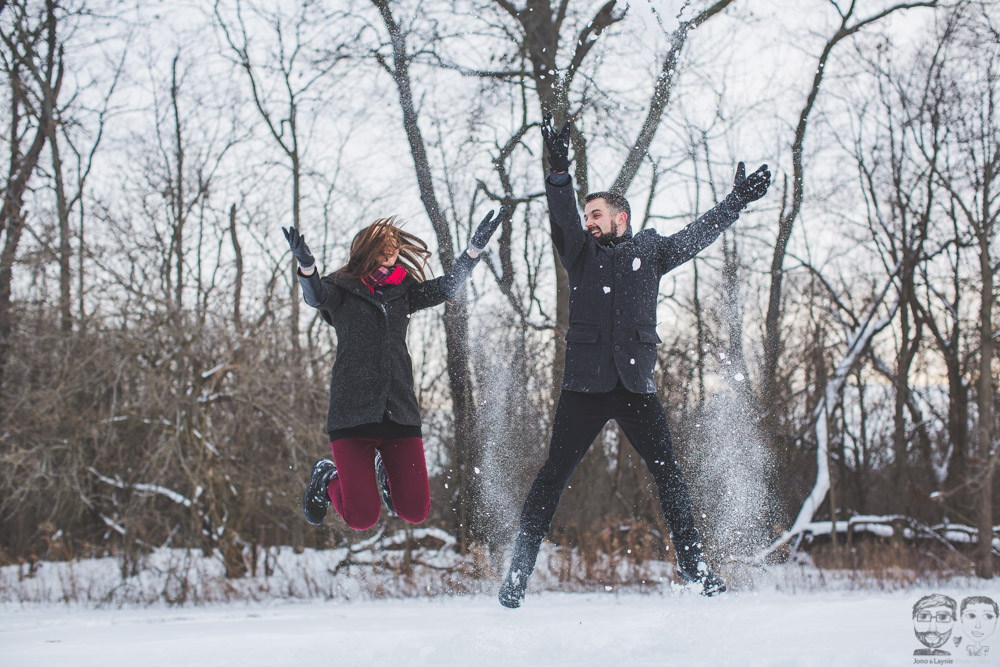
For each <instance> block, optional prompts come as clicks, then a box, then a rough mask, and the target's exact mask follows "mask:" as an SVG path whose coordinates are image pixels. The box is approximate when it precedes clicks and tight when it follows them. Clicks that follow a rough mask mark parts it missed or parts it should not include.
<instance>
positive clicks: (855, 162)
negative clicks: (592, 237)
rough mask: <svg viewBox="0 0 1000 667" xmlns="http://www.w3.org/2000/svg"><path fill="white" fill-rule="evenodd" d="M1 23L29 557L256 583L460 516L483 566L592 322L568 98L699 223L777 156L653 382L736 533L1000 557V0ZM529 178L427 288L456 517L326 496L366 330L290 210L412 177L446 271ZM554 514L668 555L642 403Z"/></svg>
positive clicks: (2, 368)
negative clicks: (566, 263) (401, 515)
mask: <svg viewBox="0 0 1000 667" xmlns="http://www.w3.org/2000/svg"><path fill="white" fill-rule="evenodd" d="M0 37H2V43H0V63H2V67H3V76H4V82H3V86H2V88H0V107H2V108H3V112H4V113H3V117H4V121H3V123H4V133H3V134H4V160H3V162H4V165H5V166H4V173H3V185H2V187H3V195H4V198H3V203H2V210H0V422H2V423H0V563H2V564H21V565H22V566H24V565H27V566H29V568H30V566H31V565H32V564H34V563H36V562H38V561H39V560H40V559H47V560H73V559H80V558H85V557H95V556H106V557H114V558H118V559H120V561H121V563H122V576H126V575H134V574H135V573H136V572H138V571H141V570H142V568H143V567H145V566H146V564H148V563H149V562H150V561H149V560H148V557H149V555H150V554H151V553H153V552H155V551H156V550H157V549H160V548H163V547H168V548H173V549H195V550H200V551H201V552H203V553H204V554H205V555H206V556H208V557H209V558H215V559H217V560H218V562H219V563H220V564H221V566H222V567H223V568H224V572H225V575H226V577H228V578H230V579H239V578H241V577H244V576H247V575H248V574H252V573H254V572H256V569H257V567H258V564H259V562H260V561H261V560H262V559H264V560H266V559H267V558H268V557H269V555H270V554H274V553H277V552H276V551H275V550H277V549H278V548H279V547H281V546H283V545H284V546H290V547H291V548H292V549H293V550H294V551H297V552H301V551H302V550H305V549H314V548H315V549H329V548H338V547H339V548H345V547H346V548H347V550H348V552H349V553H355V552H356V550H355V551H351V550H352V549H353V548H354V547H355V546H356V545H359V544H373V543H375V542H376V541H377V540H379V539H384V538H385V536H391V535H394V534H395V535H397V536H400V537H398V538H396V537H393V538H392V539H395V540H396V542H394V544H397V545H398V544H400V543H402V544H405V545H406V551H405V553H406V554H407V559H409V558H410V557H411V556H412V553H413V551H412V550H413V549H414V548H418V547H419V546H420V540H421V539H424V540H427V539H430V538H431V537H433V536H435V535H437V536H438V538H437V539H438V542H437V544H438V546H440V545H445V544H446V545H447V546H448V549H451V550H453V551H454V552H455V553H456V554H458V556H459V559H458V560H450V561H448V562H449V563H450V565H448V566H447V567H449V568H455V567H467V568H468V570H467V571H468V572H469V573H471V575H472V576H473V577H481V578H486V579H490V578H493V577H495V576H496V573H497V572H499V571H500V568H501V562H502V559H503V554H504V549H505V548H506V547H507V545H508V544H509V542H510V540H511V536H512V533H513V531H514V529H515V527H516V521H517V515H518V512H519V510H520V505H521V502H522V501H523V499H524V496H525V493H526V490H527V486H528V485H529V484H530V481H531V479H532V477H533V476H534V473H535V472H536V471H537V468H538V466H540V464H541V462H542V461H543V460H544V456H545V452H546V447H547V440H548V431H549V427H550V423H551V415H552V411H553V409H554V400H555V398H556V397H557V395H558V386H559V378H560V375H561V364H562V355H563V335H564V333H565V331H566V329H567V327H568V309H567V303H568V300H567V290H568V286H567V282H566V276H565V273H564V272H563V271H562V270H561V268H560V267H558V262H557V260H556V259H555V256H554V254H553V251H552V247H551V242H550V240H549V237H548V220H547V210H546V206H545V200H544V191H543V187H542V180H543V177H544V175H545V173H546V172H547V165H546V164H545V162H544V155H543V151H542V145H541V139H540V135H539V131H538V125H539V122H540V120H541V117H542V115H543V113H544V112H545V111H552V112H553V113H554V114H555V116H556V122H557V123H561V122H562V121H563V120H564V119H566V118H572V119H573V122H574V134H573V143H572V152H571V156H572V158H573V176H574V182H575V185H576V187H577V189H578V192H579V194H580V196H581V198H582V196H583V195H584V194H586V193H587V192H589V191H592V190H603V189H614V190H617V191H620V192H623V193H625V194H626V195H627V196H628V197H629V199H630V201H631V205H632V211H633V221H632V228H633V230H634V231H638V230H639V229H642V228H646V227H655V228H656V229H657V230H658V231H659V232H660V233H661V234H669V233H672V232H675V231H678V230H679V229H681V228H682V227H683V226H684V225H685V224H687V223H688V222H690V221H691V220H693V219H694V218H696V217H697V216H698V215H699V214H700V213H703V212H705V211H707V210H708V209H709V208H711V207H712V206H713V205H714V204H715V203H717V202H718V201H720V200H721V198H723V197H724V196H725V195H726V194H727V193H728V192H729V189H730V188H731V184H732V177H733V173H734V171H735V165H736V163H737V162H738V161H741V160H742V161H745V162H746V163H747V166H748V168H750V169H751V170H752V169H754V168H756V167H757V166H758V165H759V164H761V163H767V164H768V165H769V166H770V169H771V171H772V173H773V174H774V180H773V184H772V187H771V190H770V191H769V193H768V195H767V196H766V197H765V198H764V199H762V200H761V201H759V202H756V203H755V204H754V205H752V206H751V208H750V209H749V210H747V211H745V212H744V213H743V215H742V216H741V217H740V219H739V220H738V221H737V223H736V224H735V225H734V226H733V227H731V228H730V229H729V230H728V231H727V232H726V233H725V234H724V235H723V237H722V238H721V240H719V241H717V242H716V243H715V244H714V245H713V246H712V247H711V248H709V249H708V250H706V251H705V252H703V253H702V254H701V255H700V256H699V257H698V258H697V259H695V260H693V261H692V262H690V263H688V264H686V265H685V266H683V267H681V268H679V269H678V270H676V271H674V272H673V273H671V274H669V275H668V276H667V277H666V278H665V279H664V280H663V282H662V284H661V292H660V304H661V305H660V312H659V327H658V333H659V336H660V338H661V339H662V344H661V345H660V346H659V352H658V354H659V363H658V366H657V372H656V381H657V384H658V386H659V393H660V396H661V398H662V399H663V401H664V405H665V407H666V409H667V411H668V415H669V417H670V420H671V425H672V429H673V436H674V441H675V447H676V451H677V455H678V458H679V459H680V461H681V464H682V467H683V468H684V469H685V471H686V473H687V475H688V482H689V484H690V486H691V488H692V494H693V500H694V504H695V509H696V516H698V517H700V519H699V525H700V527H701V529H702V531H703V534H704V535H705V539H706V542H707V544H708V548H709V554H710V555H711V557H712V559H713V560H714V561H715V562H716V563H715V564H716V565H717V566H720V567H722V568H723V570H725V569H726V568H727V567H729V565H730V564H744V565H747V564H750V565H752V564H754V563H758V564H759V563H766V562H775V561H782V560H785V559H787V558H788V557H789V556H790V555H791V556H793V557H795V555H796V554H801V553H803V552H804V551H808V552H810V553H811V558H812V559H813V561H814V562H815V563H817V564H820V565H822V566H824V567H829V568H836V569H848V570H858V571H863V570H865V569H870V568H872V567H880V568H886V567H894V568H908V569H910V570H934V571H936V572H941V573H945V574H975V575H976V576H979V577H984V578H990V577H992V576H993V574H994V571H995V569H996V567H997V565H998V563H1000V561H998V560H997V557H998V556H1000V547H998V546H996V545H997V544H1000V539H998V538H997V528H998V527H997V525H996V524H997V523H1000V522H998V520H997V516H998V509H997V505H998V501H1000V495H998V489H1000V486H998V483H997V481H996V479H995V474H994V472H995V470H996V467H997V457H998V455H1000V427H998V425H1000V416H998V415H1000V395H998V391H997V383H998V377H1000V359H998V356H1000V355H998V354H997V346H998V342H1000V312H998V311H1000V309H998V308H996V302H997V295H998V286H997V281H996V276H997V272H998V269H1000V241H998V235H1000V199H998V193H1000V116H998V111H997V104H998V103H1000V100H998V95H1000V12H998V6H997V3H996V2H990V1H982V0H980V1H967V0H962V1H958V2H943V1H942V2H936V1H934V0H925V1H915V2H883V1H882V0H868V1H865V2H858V1H851V0H839V1H836V2H835V1H833V0H797V1H792V0H775V1H773V2H767V3H760V2H757V3H751V2H745V1H743V0H718V1H716V2H710V1H706V0H685V1H683V2H682V1H680V0H673V1H663V2H657V1H654V0H635V1H634V2H631V3H630V4H626V3H624V2H615V0H611V1H610V2H606V3H602V2H572V3H570V2H568V1H566V0H552V1H549V0H519V1H514V0H493V1H487V0H461V1H458V2H451V1H447V2H446V1H444V0H440V1H439V0H403V1H398V2H397V1H390V0H370V1H362V0H329V1H327V2H315V1H309V0H305V1H301V2H251V1H249V0H215V1H212V0H205V1H204V2H194V1H188V2H172V3H164V2H152V1H146V2H127V1H124V0H120V1H112V0H92V1H89V2H82V1H78V0H0ZM500 204H504V205H505V206H506V207H507V208H508V210H509V211H511V215H510V218H509V221H506V222H505V223H504V224H503V225H502V227H501V228H500V230H499V231H498V233H497V236H496V237H495V238H494V241H493V243H492V245H491V247H490V249H489V252H488V254H487V255H486V256H485V258H484V261H483V262H482V265H481V266H480V267H479V268H477V269H476V271H475V272H474V274H473V277H472V280H471V281H470V282H469V284H468V285H467V287H466V289H464V290H463V292H462V293H461V294H460V296H459V297H458V298H456V299H455V300H454V301H453V302H450V303H448V304H447V305H446V306H445V307H444V308H438V309H434V310H431V311H426V312H422V313H420V314H418V315H415V316H414V317H413V319H412V321H411V325H410V335H409V346H410V350H411V353H412V356H413V361H414V374H415V378H416V385H417V386H416V389H417V395H418V398H419V400H420V403H421V406H422V410H423V414H424V439H425V443H426V447H427V458H428V466H429V470H430V473H431V477H432V479H431V487H432V499H433V506H432V511H431V516H430V517H429V518H428V520H427V522H426V524H425V526H424V528H427V529H430V530H425V531H423V532H414V530H413V529H412V528H411V527H409V526H406V525H405V524H403V523H402V522H400V521H399V520H398V519H392V518H387V519H384V520H383V521H381V522H380V524H379V526H377V527H376V528H375V529H373V530H372V531H366V532H364V533H354V532H353V531H350V530H349V529H347V528H346V526H343V525H342V524H341V523H339V522H338V521H336V520H335V519H330V520H328V521H327V523H326V524H325V525H324V526H323V527H321V528H313V527H311V526H308V525H307V524H306V523H305V521H304V520H303V518H302V515H301V506H300V505H301V494H302V490H303V488H304V485H305V482H306V480H307V476H308V470H309V468H310V466H311V464H312V462H313V461H314V460H315V459H316V458H318V457H320V456H323V455H325V454H326V453H327V452H328V451H329V450H328V443H327V442H326V437H325V434H324V430H323V427H324V424H325V414H326V409H327V397H328V393H327V389H328V382H329V373H330V367H331V365H332V363H333V360H334V359H335V356H336V338H335V335H334V333H333V329H332V328H330V327H328V326H327V325H326V324H325V323H324V321H323V320H322V318H320V317H319V316H318V314H317V313H316V311H314V310H312V309H311V308H308V307H305V306H304V304H303V302H302V299H301V294H300V292H299V288H298V282H297V280H295V279H294V275H295V273H294V271H295V267H294V265H293V260H292V258H291V256H290V255H289V253H288V252H287V244H286V243H285V241H284V238H283V236H282V234H281V231H280V228H281V226H288V225H294V226H296V227H297V228H299V229H300V230H301V231H302V232H303V234H304V235H305V237H306V238H307V239H308V241H309V244H310V246H311V248H312V250H313V252H314V254H315V255H316V256H317V260H318V262H319V265H320V269H321V271H323V272H324V273H325V272H330V271H332V270H334V269H336V268H337V267H339V266H340V265H341V264H342V263H343V262H344V260H345V258H346V254H347V249H348V245H349V242H350V239H351V238H352V237H353V235H354V233H355V232H356V230H358V229H359V228H360V227H362V226H363V225H366V224H368V223H370V222H371V221H373V220H374V219H376V218H379V217H385V216H388V215H394V214H398V215H400V216H402V217H403V218H404V219H405V220H407V225H406V229H407V230H408V231H410V232H413V233H416V234H418V235H419V236H421V237H423V238H425V239H426V240H428V242H429V243H430V245H431V247H432V249H433V250H434V257H433V260H432V266H433V269H434V273H435V274H436V275H440V273H441V272H442V271H443V270H444V269H445V268H447V267H449V266H450V265H451V263H452V261H453V259H454V257H455V255H456V253H458V252H461V251H462V250H463V249H464V247H465V245H466V243H467V242H468V238H469V236H470V234H471V230H472V229H474V225H475V223H476V222H478V220H479V219H481V218H482V216H483V215H484V214H485V212H486V211H487V210H488V209H490V208H494V209H495V208H498V207H499V205H500ZM824 522H825V523H824ZM831 534H833V535H834V536H835V539H830V535H831ZM824 535H825V541H824V540H823V539H821V538H822V537H823V536H824ZM981 535H989V536H990V539H979V536H981ZM429 536H430V537H429ZM552 539H553V541H554V542H555V543H556V544H558V545H560V548H565V549H567V550H569V551H570V552H572V553H575V554H577V555H578V557H579V558H580V559H581V562H585V563H593V562H595V559H605V560H607V559H609V558H610V559H612V560H614V559H617V560H618V561H620V562H625V561H627V562H630V563H645V562H650V561H658V560H663V559H666V560H668V561H669V560H670V558H669V530H668V529H667V527H666V526H665V525H664V524H663V520H662V517H661V516H660V514H659V511H658V506H657V503H656V497H655V489H653V487H652V484H651V479H650V477H649V475H648V473H647V471H646V470H645V468H644V466H643V465H642V462H641V460H640V459H639V458H638V457H637V456H636V455H635V453H634V451H633V450H632V449H631V447H629V446H628V444H627V442H626V441H625V439H624V436H623V435H622V434H621V433H620V432H619V431H618V429H617V428H616V427H615V425H614V424H611V425H609V427H608V428H606V429H605V431H604V432H603V433H602V434H601V436H600V437H599V439H598V442H597V443H596V444H595V446H594V447H593V448H592V449H591V451H590V452H589V453H588V455H587V457H586V458H585V460H584V461H583V463H582V464H581V466H580V468H579V469H578V470H577V472H576V473H575V476H574V478H573V479H572V481H571V482H570V487H569V488H568V489H567V491H566V493H565V494H564V495H563V500H562V503H561V505H560V509H559V512H558V514H557V516H556V521H555V527H554V531H553V534H552ZM400 540H402V542H400ZM431 541H432V542H433V540H431ZM383 544H385V543H384V542H383ZM462 563H464V565H456V564H462ZM409 564H410V561H409V560H406V562H405V565H404V567H409ZM612 570H615V568H612ZM588 571H589V570H588ZM615 572H618V574H616V575H615V576H621V575H620V571H619V570H615ZM609 576H610V575H609Z"/></svg>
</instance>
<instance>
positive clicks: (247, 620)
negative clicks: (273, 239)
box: [0, 586, 1000, 667]
mask: <svg viewBox="0 0 1000 667" xmlns="http://www.w3.org/2000/svg"><path fill="white" fill-rule="evenodd" d="M993 588H996V586H993ZM928 592H944V593H946V594H949V595H951V596H952V597H953V598H956V599H961V598H962V597H964V596H965V595H972V594H982V593H988V591H981V592H979V591H973V592H970V591H964V592H963V591H949V590H945V591H942V590H933V591H918V590H911V591H906V592H896V593H867V592H854V593H800V594H787V593H778V592H768V593H762V592H761V593H754V592H743V593H727V594H725V595H723V596H719V597H716V598H703V597H701V596H699V595H697V594H695V593H693V592H692V591H690V590H688V589H681V588H677V589H675V590H672V591H669V592H666V593H664V594H648V595H642V594H616V593H614V592H612V593H587V594H575V593H536V594H532V593H531V590H530V587H529V595H528V598H527V599H526V600H525V603H524V606H523V607H521V608H520V609H517V610H508V609H504V608H502V607H501V606H500V605H499V604H498V603H497V601H496V599H495V598H494V597H493V596H492V595H490V596H487V595H478V596H455V597H439V598H436V599H408V600H372V601H358V602H317V601H311V602H306V603H301V602H298V603H297V602H280V603H251V604H246V603H238V604H228V605H211V606H207V607H197V608H177V607H173V608H172V607H165V606H158V607H152V608H125V609H85V608H79V607H73V606H51V605H42V606H17V605H5V606H0V645H2V646H3V647H4V649H3V653H4V658H3V664H4V665H7V666H9V667H19V666H22V665H24V666H27V665H30V666H32V667H34V666H35V665H38V664H67V665H77V666H86V665H94V666H98V665H99V666H101V667H112V666H114V665H137V664H141V665H145V666H156V665H164V666H168V665H169V666H171V667H172V666H174V665H178V664H183V665H213V666H216V665H240V667H253V666H254V665H268V666H271V665H306V664H331V665H334V664H335V665H363V664H368V665H371V664H405V665H469V664H475V665H480V666H482V665H519V664H526V665H603V664H620V665H667V664H677V665H749V666H754V665H805V664H808V665H837V666H838V667H839V666H842V665H902V664H913V662H912V661H913V657H912V653H913V650H914V649H916V648H921V645H920V644H919V643H918V642H917V641H916V639H915V638H914V635H913V626H912V623H911V619H910V610H911V608H912V605H913V603H914V602H915V601H916V600H917V599H918V598H919V597H920V596H922V595H924V594H926V593H928ZM992 593H993V595H994V596H996V594H997V591H995V590H994V591H992ZM991 639H992V644H993V646H991V648H993V650H994V651H997V650H1000V641H998V640H997V639H995V638H991ZM987 643H990V639H988V640H987ZM955 655H958V654H957V653H956V654H955Z"/></svg>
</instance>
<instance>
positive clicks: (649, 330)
mask: <svg viewBox="0 0 1000 667" xmlns="http://www.w3.org/2000/svg"><path fill="white" fill-rule="evenodd" d="M635 333H636V335H637V336H638V337H639V342H640V343H649V344H651V345H656V344H658V343H659V342H660V337H659V336H658V335H657V333H656V327H655V326H646V327H637V328H636V330H635Z"/></svg>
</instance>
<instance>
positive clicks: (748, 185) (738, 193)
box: [726, 162, 771, 213]
mask: <svg viewBox="0 0 1000 667" xmlns="http://www.w3.org/2000/svg"><path fill="white" fill-rule="evenodd" d="M746 173H747V168H746V165H744V164H743V163H742V162H740V163H739V164H738V165H737V166H736V178H734V179H733V191H732V192H730V193H729V196H728V197H726V204H728V205H729V208H730V210H731V211H733V212H734V213H739V212H740V211H742V210H743V209H744V208H746V205H747V204H749V203H750V202H752V201H757V200H758V199H760V198H761V197H763V196H764V194H765V193H767V188H768V186H769V185H771V172H769V171H768V170H767V165H766V164H762V165H761V166H760V168H758V169H757V171H755V172H754V173H752V174H750V176H747V175H746Z"/></svg>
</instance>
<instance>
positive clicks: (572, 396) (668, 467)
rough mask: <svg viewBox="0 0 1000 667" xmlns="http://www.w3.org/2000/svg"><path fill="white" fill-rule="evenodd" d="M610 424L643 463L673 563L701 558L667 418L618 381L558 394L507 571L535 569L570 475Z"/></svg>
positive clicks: (654, 402) (652, 400) (653, 400)
mask: <svg viewBox="0 0 1000 667" xmlns="http://www.w3.org/2000/svg"><path fill="white" fill-rule="evenodd" d="M611 419H614V420H615V421H616V422H618V425H619V426H621V428H622V431H624V432H625V436H626V437H627V438H628V440H629V442H630V443H632V446H633V447H635V449H636V451H637V452H639V455H640V456H642V458H643V460H644V461H645V462H646V467H647V468H648V469H649V472H650V473H651V474H652V475H653V479H654V481H655V482H656V488H657V490H658V491H659V496H660V507H661V509H662V510H663V516H664V517H665V518H666V520H667V522H668V524H669V526H670V529H671V531H672V533H673V538H672V540H673V543H674V548H675V549H677V551H678V554H677V555H678V559H679V560H680V561H681V562H682V563H684V562H685V561H686V560H687V559H686V558H685V557H688V558H693V559H697V558H698V557H700V555H701V549H700V545H698V544H697V542H698V531H697V529H696V528H695V525H694V515H693V514H692V511H691V499H690V496H689V495H688V489H687V485H686V484H685V483H684V477H683V475H682V474H681V469H680V467H679V466H678V465H677V462H676V461H675V460H674V451H673V445H672V444H671V440H670V429H669V427H668V426H667V415H666V412H665V411H664V410H663V405H662V404H661V403H660V400H659V398H658V397H657V395H656V394H634V393H632V392H630V391H628V390H626V389H625V388H624V387H623V386H622V384H621V382H619V383H618V385H617V386H616V387H615V388H614V389H613V390H611V391H609V392H601V393H589V392H586V393H585V392H579V391H566V390H563V392H562V395H561V396H560V397H559V405H558V406H557V408H556V415H555V420H554V421H553V424H552V441H551V443H550V445H549V456H548V459H547V460H546V461H545V464H544V465H543V466H542V469H541V470H539V471H538V476H537V477H536V478H535V482H534V484H532V486H531V491H530V492H529V493H528V499H527V500H526V501H525V502H524V509H523V510H522V512H521V524H520V530H519V531H518V535H517V542H516V544H515V546H514V558H513V561H512V563H511V569H512V570H518V571H519V572H520V573H521V575H522V576H523V577H524V578H525V580H526V579H527V577H528V576H530V575H531V572H532V570H534V567H535V559H536V558H537V557H538V548H539V546H540V545H541V543H542V540H543V539H545V536H546V535H547V534H548V532H549V527H550V526H551V524H552V517H553V516H554V515H555V513H556V506H557V505H558V504H559V497H560V496H561V495H562V492H563V489H565V487H566V484H567V482H569V478H570V476H571V475H572V474H573V471H574V470H575V469H576V467H577V465H579V463H580V461H581V460H582V459H583V455H584V454H586V453H587V450H588V449H590V446H591V444H593V442H594V439H595V438H596V437H597V435H598V433H600V432H601V429H602V428H604V425H605V424H607V423H608V421H609V420H611Z"/></svg>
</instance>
